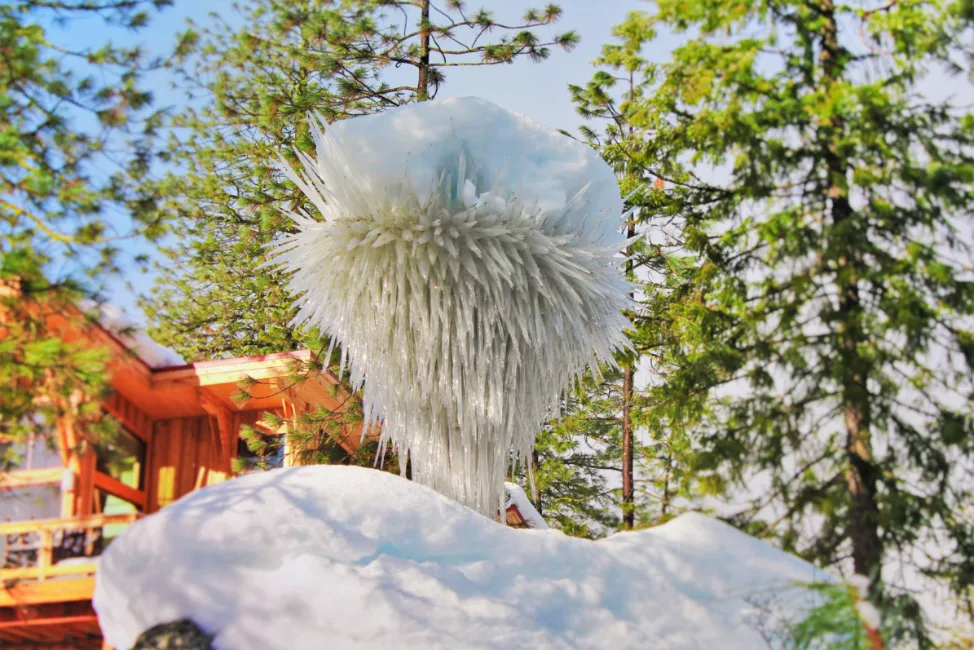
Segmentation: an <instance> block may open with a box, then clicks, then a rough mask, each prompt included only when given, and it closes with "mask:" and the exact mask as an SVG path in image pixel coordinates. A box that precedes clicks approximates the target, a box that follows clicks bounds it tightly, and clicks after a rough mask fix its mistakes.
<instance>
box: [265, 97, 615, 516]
mask: <svg viewBox="0 0 974 650" xmlns="http://www.w3.org/2000/svg"><path fill="white" fill-rule="evenodd" d="M311 126H312V133H313V135H314V137H315V142H316V145H317V152H316V157H314V158H312V157H310V156H306V155H302V154H300V153H299V156H300V157H301V162H302V165H301V169H300V170H299V171H294V170H291V169H290V168H288V169H287V170H286V171H287V173H288V175H289V177H290V178H291V180H292V181H293V182H294V183H295V184H296V185H297V186H298V187H300V188H301V190H302V191H303V192H304V194H305V195H306V196H307V197H308V199H309V200H310V201H311V202H312V203H313V204H314V206H315V207H316V208H317V211H318V212H319V213H320V218H319V216H318V215H315V216H314V217H313V216H310V215H307V214H301V213H299V214H292V215H291V216H292V217H293V219H294V222H295V232H294V233H293V234H291V235H288V236H287V237H285V238H282V239H281V240H280V241H278V242H275V244H274V246H275V248H276V253H275V257H274V259H275V261H276V262H278V263H280V264H281V265H282V267H283V268H284V269H285V270H286V271H287V273H288V278H289V279H288V282H289V287H290V289H291V291H292V292H293V293H294V295H295V296H299V298H298V299H297V304H298V306H299V311H298V317H297V320H298V321H299V322H304V323H307V324H309V325H313V326H317V327H319V328H320V329H321V331H323V332H325V333H327V334H328V335H329V336H330V337H332V340H333V341H338V342H340V344H341V345H342V346H343V350H344V353H345V355H346V356H343V357H342V364H344V363H345V361H346V360H347V361H348V362H349V366H350V369H351V380H352V384H353V385H354V386H355V387H356V388H357V387H362V386H363V385H364V392H363V410H364V415H365V418H366V421H367V422H369V423H373V422H379V421H381V422H382V442H383V445H384V444H385V443H386V442H390V443H391V444H392V445H393V446H394V447H395V448H396V449H397V450H398V451H399V453H400V456H404V455H405V453H406V452H407V451H408V452H409V456H410V459H411V461H412V465H411V466H412V476H413V478H414V479H415V480H416V482H418V483H422V484H423V485H427V486H429V487H432V488H433V489H435V490H437V491H438V492H440V493H442V494H445V495H447V496H449V497H451V498H453V499H455V500H456V501H459V502H460V503H463V504H465V505H468V506H470V507H471V508H473V509H475V510H477V511H479V512H481V513H483V514H489V513H491V512H496V511H497V509H498V508H499V507H500V506H501V503H502V501H503V483H504V477H505V476H506V474H507V470H508V469H509V465H510V460H511V450H512V449H513V450H514V453H515V456H516V457H517V456H520V457H521V458H526V457H527V455H529V454H530V453H531V450H532V449H533V448H534V439H535V434H536V433H537V431H539V430H540V429H541V426H542V424H543V423H544V421H545V420H547V419H548V418H549V417H551V416H552V415H554V414H555V413H556V412H557V410H558V408H559V406H560V397H561V394H562V392H563V391H564V390H565V389H566V388H567V387H568V385H569V382H570V381H571V380H572V379H573V378H575V377H576V376H578V375H580V374H581V373H583V372H584V371H585V370H586V369H587V368H589V367H590V366H592V367H594V366H596V365H597V364H598V363H599V362H602V363H608V364H614V360H613V359H614V357H613V355H614V352H615V351H616V350H617V349H619V348H622V347H626V346H628V339H627V338H626V336H625V334H624V331H625V330H626V329H627V328H628V327H629V322H628V321H627V320H626V318H625V316H624V315H623V313H622V310H623V309H624V308H625V307H627V306H629V302H630V301H629V299H628V294H629V293H630V292H631V291H632V287H630V285H629V284H628V283H627V282H626V280H625V277H624V274H623V273H622V270H621V269H620V265H621V263H622V261H623V260H622V256H621V255H620V251H621V250H622V249H624V248H625V241H624V239H625V238H624V237H623V235H622V232H621V229H622V225H623V216H622V211H623V203H622V199H621V198H620V197H619V188H618V185H617V183H616V178H615V175H614V174H613V171H612V169H611V168H610V167H609V166H608V165H607V164H606V163H605V162H604V161H602V159H601V158H600V157H599V155H598V154H597V153H596V152H595V151H594V150H593V149H592V148H591V147H588V146H585V145H583V144H581V143H579V142H576V141H574V140H572V139H571V138H568V137H566V136H564V135H562V134H559V133H556V132H554V131H551V130H550V129H546V128H544V127H543V126H541V125H539V124H537V123H536V122H534V121H532V120H530V119H528V118H526V117H524V116H523V115H518V114H516V113H512V112H510V111H507V110H504V109H503V108H500V107H498V106H495V105H493V104H491V103H490V102H486V101H484V100H481V99H477V98H473V97H464V98H449V99H444V100H437V101H434V102H422V103H419V104H411V105H409V106H404V107H400V108H397V109H395V110H390V111H386V112H383V113H381V114H378V115H370V116H367V117H360V118H356V119H354V120H344V121H341V122H338V123H335V124H332V125H327V126H326V125H324V124H318V123H312V125H311ZM329 356H330V355H329Z"/></svg>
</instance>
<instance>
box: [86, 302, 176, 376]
mask: <svg viewBox="0 0 974 650" xmlns="http://www.w3.org/2000/svg"><path fill="white" fill-rule="evenodd" d="M80 307H81V309H82V311H85V312H90V311H94V312H96V313H97V315H98V322H99V324H100V325H101V326H102V327H104V328H105V329H107V330H108V331H109V332H111V333H112V334H114V335H115V336H116V338H118V340H120V341H121V342H122V343H123V344H124V345H125V347H127V348H128V349H129V350H131V351H132V352H133V353H135V355H136V356H137V357H139V358H140V359H142V361H144V362H145V364H146V365H147V366H149V367H150V368H166V367H168V366H181V365H183V364H184V363H186V361H185V360H184V359H183V358H182V357H181V356H179V355H178V354H177V353H176V352H175V351H173V350H170V349H169V348H167V347H164V346H162V345H160V344H158V343H156V342H155V341H153V340H152V339H151V338H149V336H148V335H147V334H146V333H145V332H143V331H142V329H141V328H140V327H139V326H138V325H136V324H135V323H133V322H132V321H131V320H130V319H129V317H128V316H126V315H125V312H124V311H122V310H121V309H120V308H119V307H117V306H115V305H112V304H110V303H104V302H103V303H96V302H94V301H92V300H82V301H81V303H80Z"/></svg>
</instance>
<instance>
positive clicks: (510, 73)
mask: <svg viewBox="0 0 974 650" xmlns="http://www.w3.org/2000/svg"><path fill="white" fill-rule="evenodd" d="M543 4H545V3H544V2H538V1H533V2H531V1H527V0H482V2H479V3H478V2H471V3H469V5H470V6H471V7H478V6H484V7H486V8H488V9H491V10H492V11H494V12H495V16H496V18H497V19H498V20H501V21H506V20H510V21H514V20H516V19H517V18H519V17H520V16H521V15H522V14H523V12H524V10H525V9H527V8H530V7H538V6H542V5H543ZM559 4H560V5H561V6H562V8H563V9H564V14H563V17H562V19H561V21H559V22H558V24H557V25H556V26H555V28H554V30H553V31H558V32H561V31H567V30H575V31H576V32H578V33H579V34H580V35H581V43H580V44H579V46H578V47H577V48H576V49H575V50H574V51H572V52H571V53H566V52H563V51H561V50H554V51H553V53H552V55H551V58H550V59H549V60H547V61H545V62H543V63H540V64H535V63H531V62H530V61H527V60H524V61H520V62H518V63H516V64H514V65H510V66H507V65H504V66H490V67H472V68H463V69H453V70H450V71H449V74H448V78H447V84H446V85H445V86H444V87H443V89H442V90H441V91H440V94H439V96H440V97H447V96H453V97H462V96H468V95H473V96H477V97H482V98H484V99H487V100H489V101H492V102H494V103H495V104H498V105H500V106H503V107H505V108H508V109H510V110H513V111H517V112H519V113H524V114H525V115H528V116H529V117H531V118H533V119H535V120H537V121H538V122H540V123H542V124H545V125H547V126H550V127H553V128H563V129H568V130H570V131H574V130H575V129H576V128H577V127H578V125H579V124H581V120H580V118H579V117H578V116H577V115H576V113H575V111H574V108H573V106H572V103H571V101H570V99H569V94H568V84H570V83H576V84H582V83H584V82H586V81H587V80H588V79H589V78H590V77H591V75H592V72H593V71H594V67H593V66H592V65H591V61H592V60H593V59H595V58H596V57H597V56H598V55H599V50H600V48H601V46H602V45H603V44H604V43H606V42H608V41H609V40H610V38H611V31H612V27H613V26H614V25H616V24H618V23H620V22H622V21H623V20H624V19H625V17H626V14H627V13H628V12H630V11H633V10H637V9H648V8H649V5H648V3H646V2H644V1H643V0H561V1H560V2H559ZM231 5H232V3H231V1H230V0H176V1H175V3H174V5H173V6H172V7H170V8H168V9H166V10H164V11H163V12H162V13H161V14H159V15H158V16H157V17H156V18H155V19H154V20H153V22H152V25H151V27H150V28H149V29H148V30H146V31H144V32H141V33H140V34H139V35H138V37H139V38H141V39H142V40H143V41H144V44H145V47H146V48H147V49H148V50H149V51H150V52H151V53H152V54H165V53H166V52H168V51H169V49H170V48H171V47H172V44H173V43H174V42H175V37H176V34H177V33H178V32H179V31H180V30H182V29H183V28H184V26H185V23H186V21H187V19H193V20H195V21H196V22H198V23H205V22H206V20H207V16H208V14H210V13H211V12H232V7H231ZM100 31H101V30H100V29H99V27H98V26H97V24H96V23H92V24H91V29H90V30H88V29H87V25H85V26H84V28H82V26H81V25H79V24H74V25H72V27H71V32H70V36H71V38H72V39H74V40H75V42H76V43H79V41H80V40H82V39H83V40H84V41H88V40H90V41H91V44H93V45H94V44H97V43H100V42H103V41H104V37H105V36H106V34H104V33H99V32H100ZM549 31H551V30H549ZM112 36H113V37H114V38H115V40H116V41H117V40H118V32H114V33H113V34H112ZM79 44H80V43H79ZM666 45H667V44H666V43H665V42H664V41H660V42H658V43H657V48H659V54H660V55H661V56H665V55H666V53H667V51H668V49H669V48H668V47H666ZM653 58H655V57H653ZM153 83H154V86H153V87H152V90H153V91H154V92H155V95H156V99H157V102H158V103H159V105H167V104H172V103H178V102H179V101H180V98H179V97H178V96H175V95H174V94H173V91H172V90H171V88H170V87H169V84H168V81H167V80H166V78H165V77H161V76H160V77H157V78H155V79H154V80H153ZM151 286H152V282H151V275H143V274H141V273H139V272H137V271H133V272H132V273H125V274H123V277H121V278H117V279H113V280H111V281H110V282H109V283H108V291H107V294H108V295H107V297H108V299H109V300H110V301H111V302H113V303H115V304H117V305H118V306H120V307H122V308H123V309H124V310H125V311H126V312H127V313H129V315H130V316H131V317H132V318H133V319H135V320H138V321H140V322H144V319H143V317H142V314H141V313H140V312H139V310H138V307H137V306H136V304H135V301H136V297H137V294H138V293H141V292H146V291H149V290H150V289H151Z"/></svg>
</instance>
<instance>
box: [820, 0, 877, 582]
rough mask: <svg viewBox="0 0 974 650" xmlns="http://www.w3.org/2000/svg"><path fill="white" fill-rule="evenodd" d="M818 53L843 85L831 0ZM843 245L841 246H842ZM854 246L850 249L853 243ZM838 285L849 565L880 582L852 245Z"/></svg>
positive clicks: (839, 196) (830, 168)
mask: <svg viewBox="0 0 974 650" xmlns="http://www.w3.org/2000/svg"><path fill="white" fill-rule="evenodd" d="M820 6H821V13H822V19H823V20H822V27H821V33H820V36H821V45H822V51H821V53H820V55H819V61H820V63H821V66H822V75H823V82H824V83H825V84H826V85H827V86H831V85H833V84H835V83H837V82H838V81H840V80H841V78H842V75H843V66H844V63H845V62H844V61H843V60H842V56H843V51H842V49H841V48H840V47H839V40H838V25H837V23H836V19H835V5H834V4H833V0H821V5H820ZM843 127H844V125H843V122H842V119H841V117H832V118H831V119H830V120H829V122H828V123H827V124H826V126H825V127H824V129H823V135H824V136H825V137H824V138H823V140H822V144H823V156H824V159H825V164H826V171H827V173H828V188H827V190H826V192H827V194H828V196H829V197H830V198H831V211H830V212H831V218H832V219H831V220H832V227H833V228H834V229H837V230H839V229H841V227H842V225H843V224H851V223H852V220H853V219H854V218H855V216H856V215H855V212H854V210H853V209H852V206H851V204H850V203H849V196H848V190H846V189H845V182H844V181H845V178H846V176H847V173H848V167H849V165H848V163H847V161H845V160H843V159H841V158H840V157H839V155H838V153H837V147H836V145H837V141H838V139H839V137H841V135H842V131H843ZM833 236H834V237H836V238H841V239H842V240H846V241H847V240H850V239H855V238H854V237H851V238H850V233H849V232H846V231H844V230H843V231H842V232H838V233H834V234H833ZM841 245H845V244H841ZM853 245H854V244H853ZM838 260H839V261H838V273H837V277H838V280H837V283H838V289H839V292H840V295H839V319H838V326H839V328H840V329H839V342H840V350H839V354H840V358H841V361H842V378H841V382H842V386H841V394H842V410H843V415H844V417H845V428H846V449H845V454H846V463H847V467H846V471H845V478H846V485H847V487H848V490H849V497H850V502H851V510H850V522H849V529H848V535H849V539H850V541H851V542H852V561H853V566H854V568H855V571H856V573H858V574H861V575H864V576H869V577H872V578H873V579H874V583H873V584H874V585H875V580H878V578H879V577H880V576H879V573H880V569H881V564H882V555H883V549H882V542H881V540H880V537H879V508H878V506H877V503H876V492H877V485H878V478H879V470H878V468H877V467H876V464H875V462H874V460H873V455H872V449H871V441H870V417H871V413H870V408H871V404H870V395H869V389H868V381H869V362H868V360H867V359H865V358H863V356H862V354H861V353H860V352H859V344H860V343H862V342H864V341H865V334H864V332H863V330H862V302H861V300H860V295H859V284H858V279H859V271H860V267H861V261H860V259H859V256H858V255H857V254H856V253H855V251H854V250H852V248H851V246H850V247H849V248H847V249H846V250H845V251H843V254H841V255H839V256H838Z"/></svg>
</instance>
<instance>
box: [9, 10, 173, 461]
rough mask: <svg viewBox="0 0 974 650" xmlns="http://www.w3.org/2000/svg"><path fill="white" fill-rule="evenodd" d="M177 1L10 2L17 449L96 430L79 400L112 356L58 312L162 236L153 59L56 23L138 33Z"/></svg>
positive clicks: (12, 378) (12, 360)
mask: <svg viewBox="0 0 974 650" xmlns="http://www.w3.org/2000/svg"><path fill="white" fill-rule="evenodd" d="M168 4H170V0H151V1H150V0H145V1H139V0H133V1H132V2H115V1H108V0H91V1H88V2H83V3H77V2H70V3H69V2H44V1H41V0H18V1H16V2H13V3H9V2H8V3H4V4H3V6H0V51H2V52H3V57H2V62H0V107H2V109H3V113H2V115H0V436H3V437H4V438H5V441H7V442H10V441H18V440H23V439H24V438H25V436H30V435H34V434H43V433H44V432H45V431H47V430H49V429H50V427H51V426H52V425H53V423H54V421H55V420H56V419H58V418H61V417H68V416H70V417H76V418H83V419H90V420H91V421H90V422H88V425H87V430H88V433H89V435H91V436H95V435H96V434H97V433H98V430H99V428H100V427H101V426H102V424H101V423H100V414H99V413H93V412H90V407H89V406H87V405H85V404H84V403H83V401H81V399H82V398H84V397H86V396H88V397H90V396H96V395H98V394H99V393H100V392H101V391H102V390H104V388H105V383H106V380H107V377H106V372H105V363H106V357H105V352H104V351H103V350H98V349H88V348H84V347H82V346H79V345H77V344H70V343H67V342H65V341H63V340H61V339H60V338H59V335H58V334H57V333H56V332H52V331H50V330H49V329H48V327H47V322H48V316H49V315H51V314H59V315H62V316H63V315H64V314H65V313H66V310H65V305H67V304H69V303H76V302H77V301H78V300H79V299H80V298H82V297H86V296H92V295H93V294H94V293H95V292H96V291H97V289H98V288H99V283H100V282H102V281H103V280H104V279H105V278H106V277H107V276H109V275H111V274H113V273H115V272H117V271H118V268H119V266H118V264H119V256H120V253H121V251H122V249H123V247H124V246H125V245H126V243H128V242H131V241H132V240H134V239H136V238H140V237H147V238H150V239H152V238H156V237H158V236H159V235H160V234H162V232H163V224H162V223H161V222H160V221H159V219H158V214H157V213H156V212H155V210H154V196H153V194H152V190H151V188H147V187H145V186H144V185H143V184H142V180H143V179H144V178H145V177H146V175H147V173H148V171H149V167H150V164H151V160H152V155H151V151H152V147H151V145H152V142H153V138H154V136H155V133H156V131H157V129H158V127H159V125H160V122H161V114H160V113H159V112H158V111H153V110H152V109H151V102H152V96H151V94H149V93H148V92H146V91H145V90H143V89H142V87H141V79H142V74H143V73H144V72H145V71H146V70H147V69H148V68H149V67H151V62H149V61H147V60H146V56H145V54H144V52H143V51H142V50H141V49H140V48H139V47H116V46H113V45H111V44H110V43H108V44H105V45H104V46H101V47H92V48H84V49H81V48H76V47H74V46H73V45H72V43H71V42H70V40H71V39H68V38H66V37H64V36H59V30H58V29H52V27H54V26H55V24H56V23H57V24H58V25H59V26H60V27H61V28H63V27H65V26H73V25H78V24H82V23H84V24H92V22H96V23H97V22H102V23H104V24H105V25H106V26H107V27H108V28H109V29H116V30H118V31H122V30H127V31H132V30H140V29H143V28H144V27H145V26H146V24H147V22H148V20H149V18H150V15H151V13H152V11H153V10H157V9H159V8H161V7H163V6H165V5H168ZM59 38H60V42H58V39H59ZM79 396H80V397H79ZM105 427H108V425H107V424H105Z"/></svg>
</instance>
